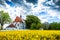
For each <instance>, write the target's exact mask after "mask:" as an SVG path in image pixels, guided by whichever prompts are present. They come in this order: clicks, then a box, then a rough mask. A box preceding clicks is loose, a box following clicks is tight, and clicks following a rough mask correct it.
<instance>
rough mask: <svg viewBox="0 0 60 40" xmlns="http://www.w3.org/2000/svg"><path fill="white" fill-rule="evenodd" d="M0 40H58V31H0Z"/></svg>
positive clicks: (59, 35) (59, 32) (59, 33)
mask: <svg viewBox="0 0 60 40" xmlns="http://www.w3.org/2000/svg"><path fill="white" fill-rule="evenodd" d="M0 40H60V31H59V30H7V31H0Z"/></svg>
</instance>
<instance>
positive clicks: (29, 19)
mask: <svg viewBox="0 0 60 40" xmlns="http://www.w3.org/2000/svg"><path fill="white" fill-rule="evenodd" d="M32 23H33V24H32ZM38 23H40V24H41V22H40V19H39V18H38V17H36V16H34V15H27V17H26V28H28V29H30V28H32V27H31V25H32V26H33V25H35V24H38ZM35 27H36V26H35Z"/></svg>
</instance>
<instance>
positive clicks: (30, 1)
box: [0, 0, 60, 23]
mask: <svg viewBox="0 0 60 40" xmlns="http://www.w3.org/2000/svg"><path fill="white" fill-rule="evenodd" d="M59 2H60V1H59V0H0V11H1V10H4V11H6V12H8V13H9V15H10V17H11V18H12V20H14V19H15V17H16V16H20V15H22V18H23V19H26V15H35V16H37V17H38V18H39V19H40V20H41V22H42V23H44V22H49V23H51V22H60V4H59Z"/></svg>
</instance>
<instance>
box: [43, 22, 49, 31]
mask: <svg viewBox="0 0 60 40" xmlns="http://www.w3.org/2000/svg"><path fill="white" fill-rule="evenodd" d="M42 28H43V29H44V30H48V28H49V23H48V22H45V23H42Z"/></svg>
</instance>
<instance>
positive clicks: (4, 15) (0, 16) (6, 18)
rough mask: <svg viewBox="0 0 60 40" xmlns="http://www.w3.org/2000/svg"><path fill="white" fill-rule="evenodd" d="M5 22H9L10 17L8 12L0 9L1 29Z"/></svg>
mask: <svg viewBox="0 0 60 40" xmlns="http://www.w3.org/2000/svg"><path fill="white" fill-rule="evenodd" d="M6 22H11V18H10V16H9V14H8V13H6V12H3V11H0V23H1V29H3V24H4V23H6Z"/></svg>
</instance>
